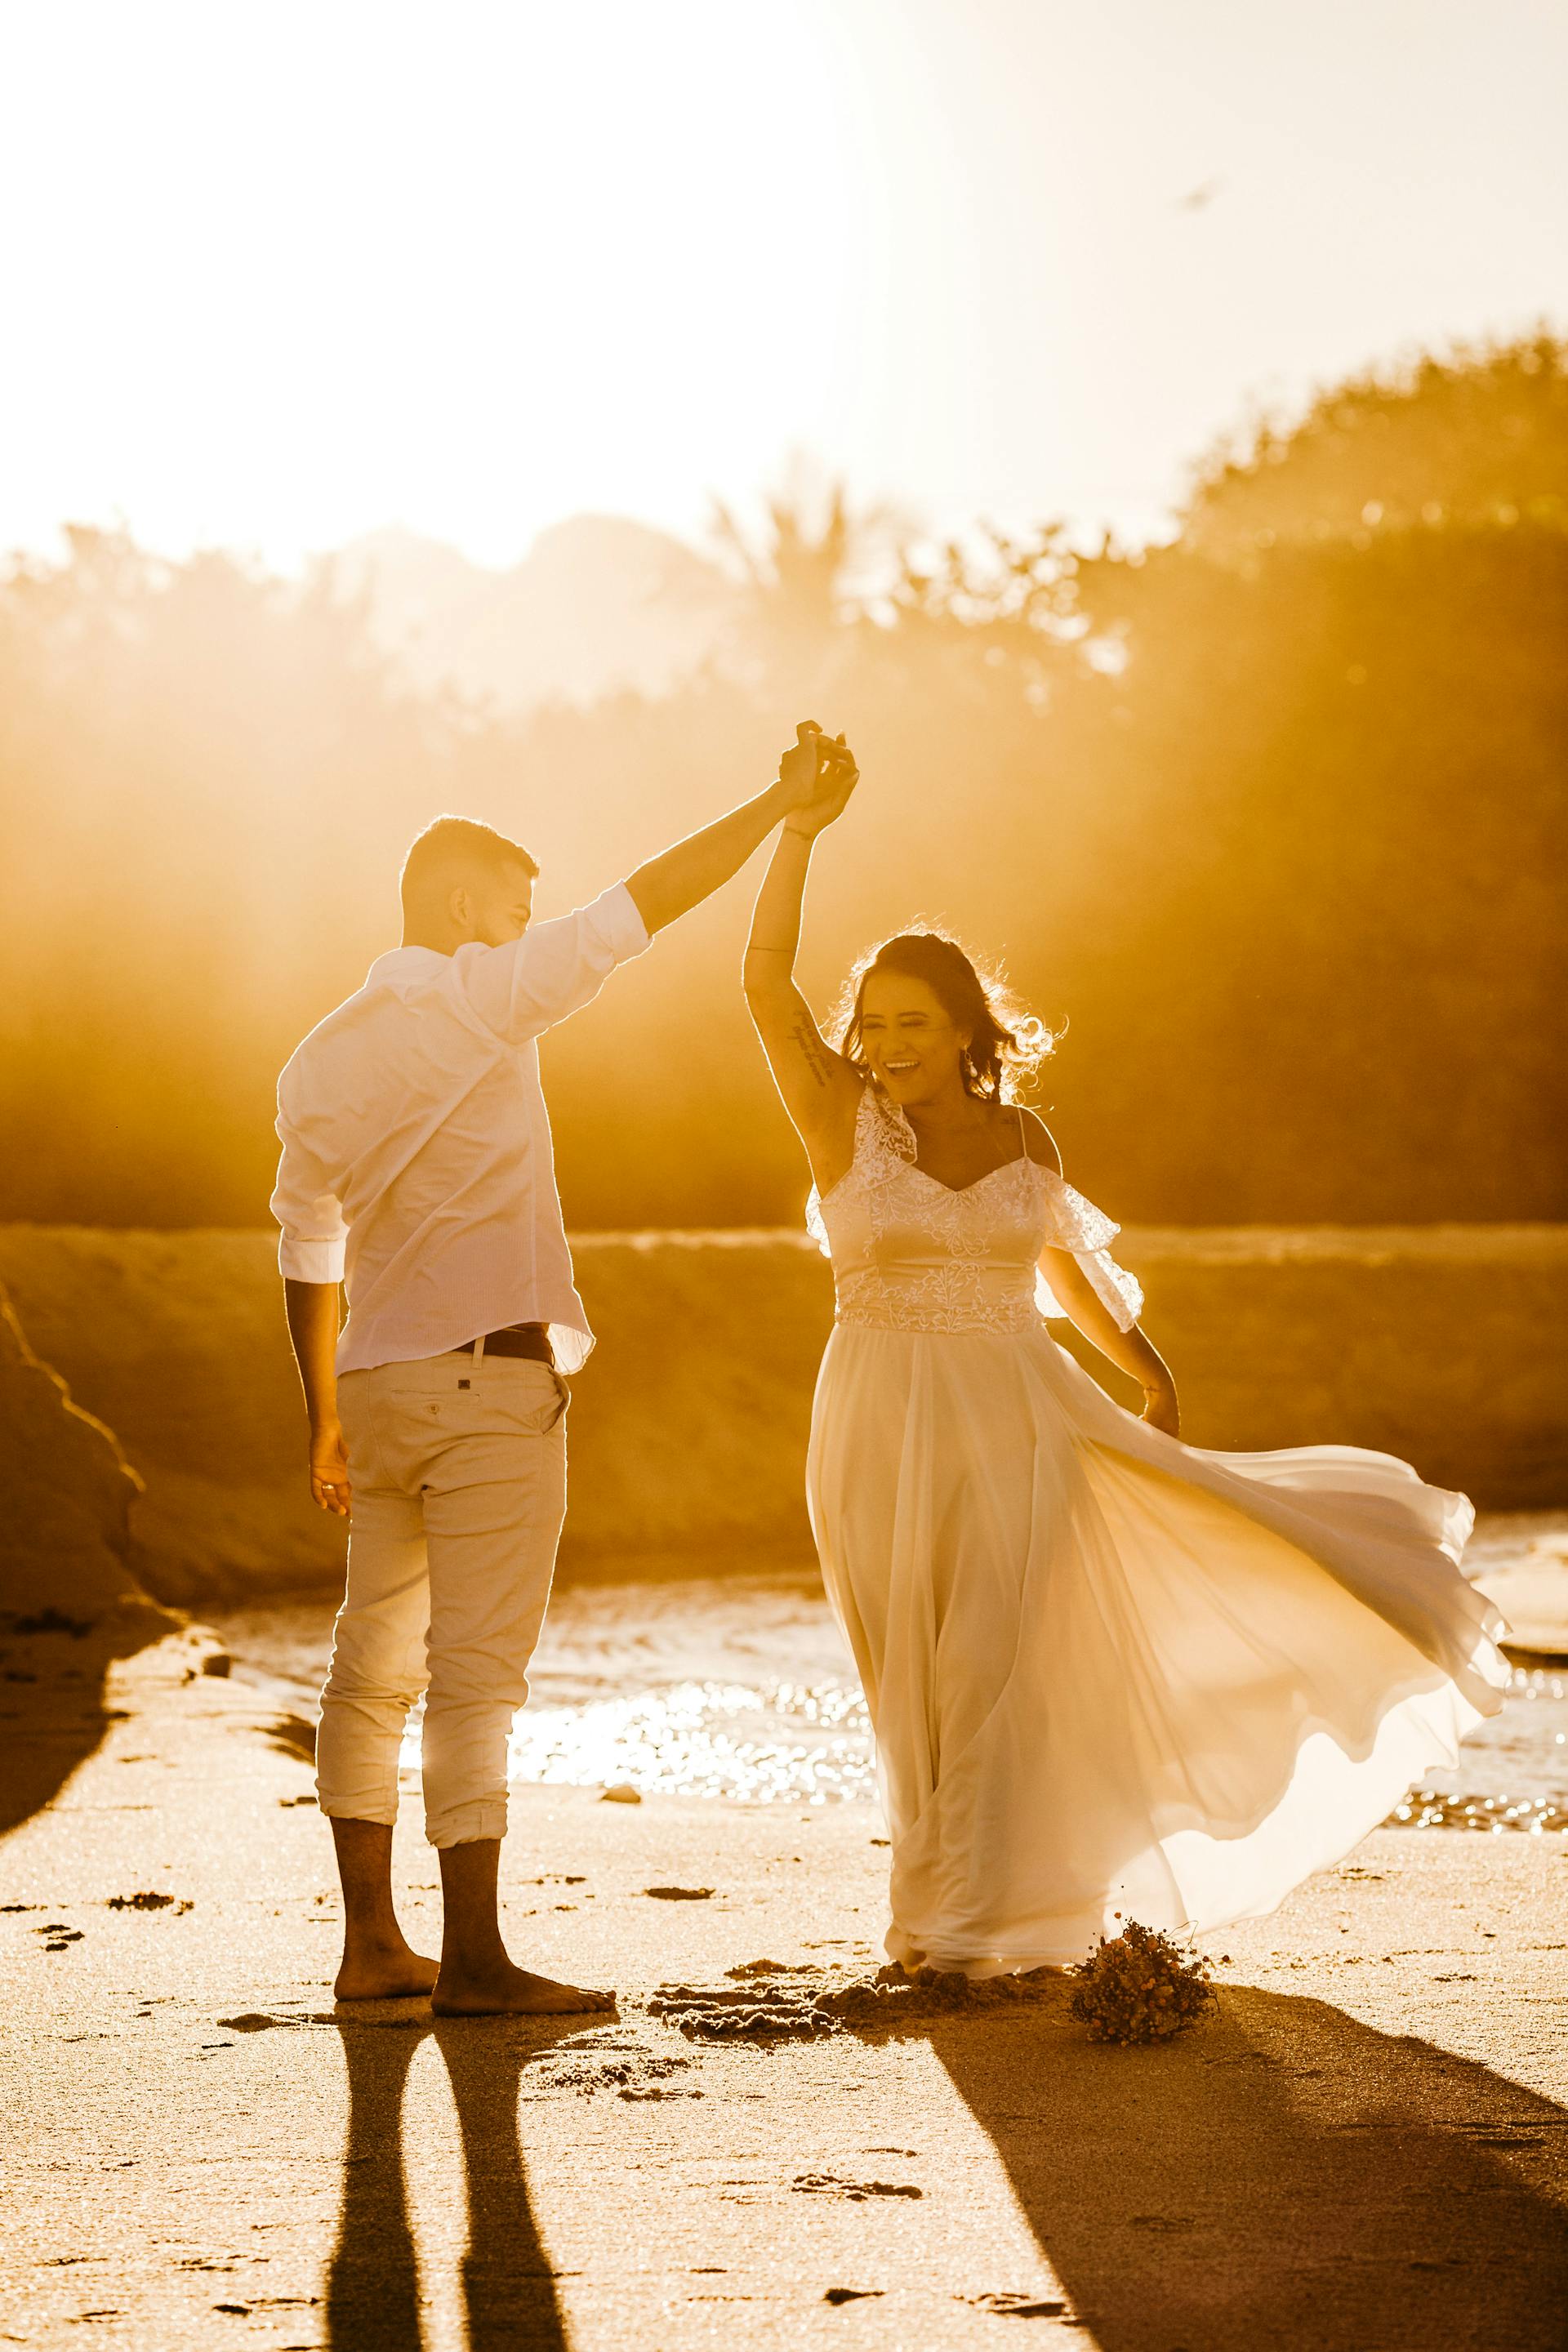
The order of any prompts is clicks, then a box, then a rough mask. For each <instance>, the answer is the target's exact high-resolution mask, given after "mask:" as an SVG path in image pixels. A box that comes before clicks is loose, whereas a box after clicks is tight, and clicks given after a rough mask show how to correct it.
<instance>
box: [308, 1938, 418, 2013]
mask: <svg viewBox="0 0 1568 2352" xmlns="http://www.w3.org/2000/svg"><path fill="white" fill-rule="evenodd" d="M439 1973H440V1971H439V1970H438V1969H437V1966H436V1963H435V1961H434V1960H427V1959H426V1958H424V1957H423V1955H422V1954H420V1953H418V1952H416V1951H415V1950H414V1949H413V1948H411V1947H410V1946H409V1945H407V1944H401V1945H399V1944H363V1945H356V1946H355V1948H354V1949H353V1951H352V1952H347V1951H345V1952H344V1954H343V1964H342V1968H341V1969H339V1970H338V1973H337V1975H336V1976H335V1977H334V1978H333V1979H332V1998H333V2000H408V1999H410V1998H411V1997H413V1996H415V1995H418V1994H423V1993H427V1992H428V1991H429V1990H430V1989H431V1987H432V1985H434V1983H435V1981H436V1979H437V1976H438V1975H439Z"/></svg>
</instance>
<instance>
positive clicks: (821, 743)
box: [779, 719, 860, 839]
mask: <svg viewBox="0 0 1568 2352" xmlns="http://www.w3.org/2000/svg"><path fill="white" fill-rule="evenodd" d="M859 781H860V771H859V769H858V767H857V766H856V764H855V754H854V752H853V751H851V750H850V749H849V746H848V744H847V742H846V741H845V740H844V738H843V736H842V735H839V736H837V738H835V737H834V736H832V735H825V734H824V733H823V731H822V729H821V728H820V727H819V726H818V725H817V723H816V719H802V720H801V722H800V724H799V725H798V726H797V727H796V729H795V741H794V742H793V743H792V744H791V745H790V748H789V750H788V751H786V752H785V753H784V757H783V758H782V759H781V760H780V761H779V784H780V786H781V788H782V790H783V791H784V794H785V796H786V798H787V800H788V802H789V807H790V813H789V815H788V817H787V818H786V819H785V821H784V830H785V831H786V833H798V834H804V835H805V836H806V838H807V839H809V838H810V837H811V836H812V835H814V834H818V833H820V832H821V831H822V829H823V827H824V825H827V824H832V823H833V821H834V819H835V818H836V817H840V816H842V815H843V814H844V812H845V810H846V809H847V807H848V805H849V796H850V794H851V793H853V792H854V790H855V787H856V785H857V784H858V782H859Z"/></svg>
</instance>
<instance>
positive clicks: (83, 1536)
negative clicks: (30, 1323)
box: [0, 1287, 146, 1631]
mask: <svg viewBox="0 0 1568 2352" xmlns="http://www.w3.org/2000/svg"><path fill="white" fill-rule="evenodd" d="M0 1430H3V1431H4V1433H5V1527H4V1531H3V1535H0V1544H3V1554H0V1556H3V1559H4V1564H5V1578H4V1584H3V1586H0V1591H3V1595H4V1608H5V1611H6V1612H8V1613H9V1615H10V1616H11V1617H12V1618H13V1619H16V1618H19V1619H22V1620H24V1621H33V1620H37V1621H38V1624H39V1628H40V1630H43V1631H58V1630H68V1631H74V1630H75V1629H77V1628H78V1627H85V1626H87V1625H89V1624H90V1623H92V1622H96V1621H97V1620H98V1619H100V1618H101V1617H103V1616H104V1615H105V1614H107V1613H109V1612H114V1611H121V1610H127V1609H130V1610H134V1609H136V1608H138V1607H141V1608H143V1609H144V1608H145V1606H146V1594H145V1593H144V1592H142V1590H141V1588H140V1587H139V1586H138V1584H137V1581H136V1579H135V1577H134V1576H133V1575H132V1572H131V1570H130V1568H129V1565H128V1560H129V1555H130V1550H131V1527H130V1521H131V1505H132V1499H133V1498H134V1496H136V1494H137V1492H138V1489H139V1486H140V1483H141V1482H140V1480H139V1479H138V1478H137V1476H136V1474H135V1472H134V1471H133V1470H132V1467H131V1465H130V1464H129V1463H128V1462H127V1461H126V1459H125V1456H124V1455H123V1454H122V1453H121V1450H120V1446H119V1444H117V1442H116V1440H115V1437H114V1434H113V1433H112V1431H110V1430H109V1429H107V1428H105V1426H104V1425H103V1423H101V1422H100V1421H97V1420H95V1419H94V1417H93V1415H92V1414H91V1413H89V1412H84V1411H83V1410H82V1409H81V1408H80V1407H79V1405H77V1404H76V1403H75V1402H73V1401H72V1398H71V1393H70V1391H69V1389H68V1387H67V1386H66V1383H65V1381H63V1380H61V1379H60V1378H59V1376H58V1374H57V1373H55V1372H54V1371H52V1370H50V1369H49V1367H48V1365H47V1363H45V1362H44V1361H43V1360H42V1359H41V1358H40V1357H39V1356H38V1355H37V1353H36V1352H35V1350H34V1349H33V1348H32V1346H31V1345H30V1344H29V1342H28V1340H27V1338H26V1334H25V1332H24V1330H23V1328H22V1325H21V1322H20V1320H19V1318H18V1317H17V1315H16V1308H15V1307H14V1305H13V1304H12V1302H11V1300H10V1299H9V1297H7V1296H6V1294H5V1290H4V1288H3V1287H0ZM45 1621H50V1622H45ZM53 1621H58V1624H57V1623H56V1622H53Z"/></svg>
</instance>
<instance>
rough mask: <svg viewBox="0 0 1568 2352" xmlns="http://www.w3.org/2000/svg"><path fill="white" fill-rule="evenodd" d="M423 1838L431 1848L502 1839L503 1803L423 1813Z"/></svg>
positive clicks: (503, 1829)
mask: <svg viewBox="0 0 1568 2352" xmlns="http://www.w3.org/2000/svg"><path fill="white" fill-rule="evenodd" d="M425 1834H426V1838H428V1840H429V1842H430V1843H431V1844H432V1845H433V1846H437V1847H441V1846H447V1845H475V1844H477V1843H479V1840H480V1839H481V1838H503V1837H505V1835H506V1799H505V1798H504V1797H501V1798H498V1799H495V1800H492V1801H489V1802H487V1803H482V1804H471V1805H454V1806H453V1807H452V1808H451V1810H450V1811H448V1812H445V1813H436V1814H429V1813H427V1814H426V1818H425Z"/></svg>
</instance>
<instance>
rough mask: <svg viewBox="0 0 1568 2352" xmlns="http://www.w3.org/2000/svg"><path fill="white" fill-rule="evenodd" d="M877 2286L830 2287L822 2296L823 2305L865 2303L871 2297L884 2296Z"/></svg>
mask: <svg viewBox="0 0 1568 2352" xmlns="http://www.w3.org/2000/svg"><path fill="white" fill-rule="evenodd" d="M886 2293H887V2289H886V2288H885V2287H879V2286H830V2287H829V2288H828V2290H827V2293H826V2294H825V2295H824V2296H823V2298H822V2300H823V2302H824V2303H865V2302H867V2301H868V2300H869V2298H870V2297H871V2296H873V2295H878V2294H886Z"/></svg>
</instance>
